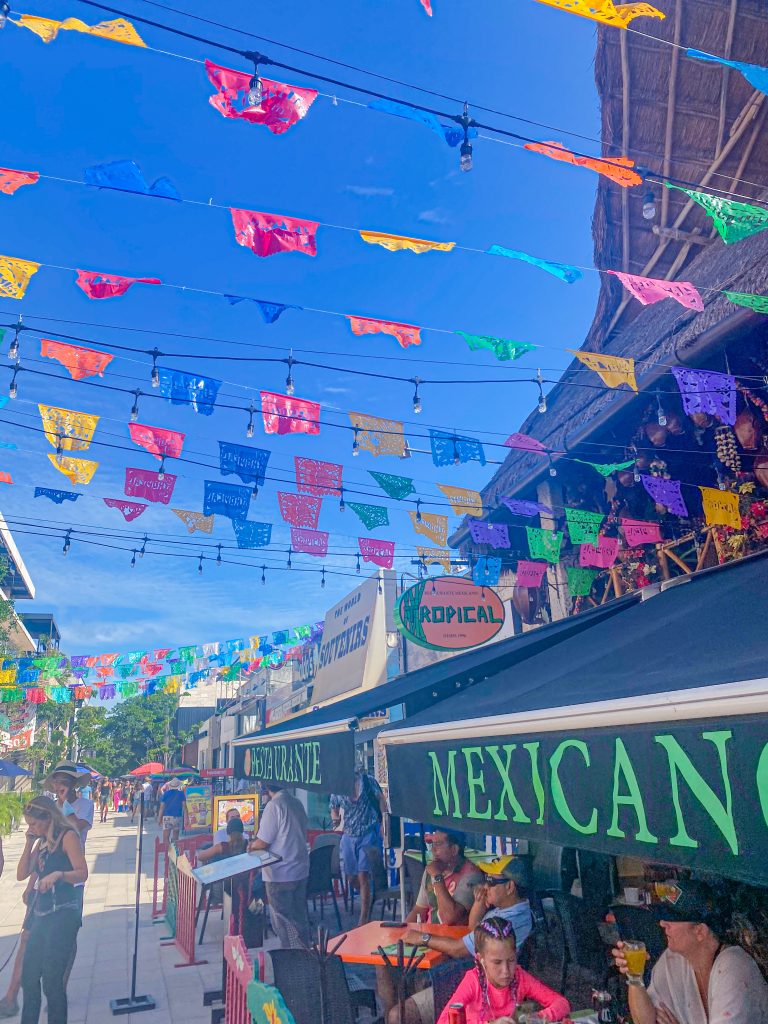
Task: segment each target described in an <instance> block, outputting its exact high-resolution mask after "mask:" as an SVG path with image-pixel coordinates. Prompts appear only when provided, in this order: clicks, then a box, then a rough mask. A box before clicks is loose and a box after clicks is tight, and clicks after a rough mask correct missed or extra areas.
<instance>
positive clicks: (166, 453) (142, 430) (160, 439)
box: [128, 423, 185, 459]
mask: <svg viewBox="0 0 768 1024" xmlns="http://www.w3.org/2000/svg"><path fill="white" fill-rule="evenodd" d="M128 432H129V434H130V435H131V440H132V441H133V443H134V444H137V445H139V447H140V448H144V449H145V450H146V451H148V452H149V454H150V455H154V456H155V458H156V459H163V458H169V459H178V457H179V456H180V455H181V449H182V447H183V445H184V437H185V435H184V434H180V433H179V431H178V430H166V428H165V427H150V426H148V425H147V424H146V423H129V424H128Z"/></svg>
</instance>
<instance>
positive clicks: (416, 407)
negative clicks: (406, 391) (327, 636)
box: [413, 377, 421, 416]
mask: <svg viewBox="0 0 768 1024" xmlns="http://www.w3.org/2000/svg"><path fill="white" fill-rule="evenodd" d="M413 383H414V385H415V390H414V392H413V411H414V412H415V413H416V415H417V416H418V415H419V413H420V412H421V396H420V395H419V384H421V378H420V377H414V378H413Z"/></svg>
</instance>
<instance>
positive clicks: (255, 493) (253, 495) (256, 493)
mask: <svg viewBox="0 0 768 1024" xmlns="http://www.w3.org/2000/svg"><path fill="white" fill-rule="evenodd" d="M258 496H259V485H258V484H254V485H253V490H252V491H251V501H253V500H254V498H258Z"/></svg>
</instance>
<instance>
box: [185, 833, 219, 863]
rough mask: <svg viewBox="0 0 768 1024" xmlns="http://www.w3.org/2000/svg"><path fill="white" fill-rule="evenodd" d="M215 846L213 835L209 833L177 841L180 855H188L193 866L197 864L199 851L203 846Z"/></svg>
mask: <svg viewBox="0 0 768 1024" xmlns="http://www.w3.org/2000/svg"><path fill="white" fill-rule="evenodd" d="M212 844H213V833H212V832H207V833H206V834H205V835H201V836H198V835H195V836H182V837H181V838H180V839H177V840H176V846H177V847H178V850H179V853H186V855H187V857H188V858H189V860H190V862H191V863H192V864H194V863H195V858H196V856H197V851H198V850H199V849H200V847H201V846H211V845H212Z"/></svg>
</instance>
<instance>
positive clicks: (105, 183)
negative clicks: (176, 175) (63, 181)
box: [84, 160, 181, 200]
mask: <svg viewBox="0 0 768 1024" xmlns="http://www.w3.org/2000/svg"><path fill="white" fill-rule="evenodd" d="M84 177H85V182H86V184H87V185H93V186H94V187H95V188H111V189H114V190H115V191H117V192H134V193H136V194H137V195H142V196H153V197H154V198H156V199H175V200H180V199H181V196H180V195H179V192H178V190H177V188H176V186H175V185H174V184H173V182H172V181H171V180H170V179H169V178H158V179H157V180H156V181H154V182H153V183H152V184H151V185H148V184H147V182H146V181H145V180H144V175H143V174H142V173H141V169H140V168H139V165H138V164H137V163H135V162H134V161H133V160H114V161H113V162H112V163H109V164H95V165H94V166H93V167H86V169H85V172H84Z"/></svg>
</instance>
